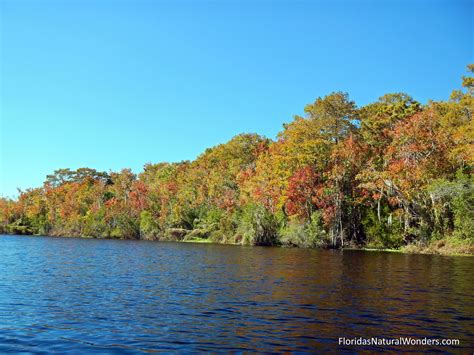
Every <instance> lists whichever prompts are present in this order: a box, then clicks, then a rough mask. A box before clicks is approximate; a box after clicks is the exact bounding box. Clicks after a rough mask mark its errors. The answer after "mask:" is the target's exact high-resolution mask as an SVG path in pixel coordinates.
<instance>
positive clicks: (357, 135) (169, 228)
mask: <svg viewBox="0 0 474 355" xmlns="http://www.w3.org/2000/svg"><path fill="white" fill-rule="evenodd" d="M468 72H469V74H468V75H467V76H464V77H463V78H462V86H461V87H460V88H459V90H455V91H453V93H452V94H451V96H450V98H449V99H448V100H446V101H429V102H428V103H426V104H421V103H420V102H418V101H416V100H415V99H414V98H412V97H410V96H409V95H407V94H405V93H392V94H386V95H384V96H382V97H380V98H379V99H378V101H376V102H374V103H371V104H368V105H366V106H363V107H358V106H357V105H356V103H355V102H353V101H351V99H350V98H349V96H348V94H346V93H344V92H333V93H331V94H329V95H327V96H325V97H319V98H317V99H316V100H315V101H314V102H313V103H310V104H308V105H307V106H306V107H305V108H304V112H305V114H304V116H295V117H294V119H293V121H292V122H290V123H288V124H285V125H284V126H283V129H282V131H281V132H280V133H279V134H278V136H277V138H276V139H275V140H272V139H268V138H265V137H263V136H260V135H258V134H240V135H237V136H235V137H234V138H232V139H231V140H230V141H229V142H227V143H224V144H220V145H217V146H215V147H212V148H208V149H206V151H205V152H203V153H202V154H201V155H200V156H199V157H197V158H196V159H195V160H194V161H182V162H176V163H157V164H151V163H150V164H146V165H145V166H144V168H143V171H142V172H140V173H139V174H134V173H133V172H132V171H131V170H130V169H123V170H121V171H119V172H112V171H110V172H101V171H96V170H95V169H91V168H80V169H77V170H70V169H59V170H56V171H54V172H53V173H52V174H51V175H48V176H47V177H46V179H45V181H44V184H43V186H41V187H38V188H30V189H27V190H24V191H20V190H19V194H18V197H17V198H15V199H9V198H1V199H0V232H1V233H7V234H35V235H51V236H82V237H94V238H121V239H145V240H176V241H178V240H179V241H210V242H215V243H229V244H244V245H260V246H272V245H280V246H296V247H307V248H313V247H330V248H362V247H364V248H380V249H382V248H386V249H400V248H410V247H411V246H412V247H414V248H415V247H416V248H446V247H451V248H454V249H456V248H457V249H456V250H458V251H460V252H463V253H473V250H474V209H473V206H474V178H473V163H474V148H473V144H474V124H473V119H472V113H473V109H474V98H473V94H474V78H473V77H472V73H473V72H474V64H473V65H469V66H468ZM420 80H421V78H420ZM170 148H172V147H170Z"/></svg>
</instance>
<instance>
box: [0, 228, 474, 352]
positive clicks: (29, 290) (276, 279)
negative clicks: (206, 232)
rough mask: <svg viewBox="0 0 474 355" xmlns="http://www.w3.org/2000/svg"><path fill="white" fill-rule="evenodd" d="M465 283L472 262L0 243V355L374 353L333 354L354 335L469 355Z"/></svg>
mask: <svg viewBox="0 0 474 355" xmlns="http://www.w3.org/2000/svg"><path fill="white" fill-rule="evenodd" d="M473 270H474V257H442V256H428V255H403V254H396V253H382V252H362V251H344V252H340V251H330V250H302V249H283V248H257V247H254V248H252V247H237V246H223V245H209V244H186V243H157V242H144V241H115V240H94V239H77V238H51V237H25V236H1V237H0V352H2V353H3V352H6V351H12V352H18V351H26V352H54V351H56V352H60V353H65V352H76V353H84V352H87V353H90V352H99V353H103V352H104V351H107V352H130V353H133V352H144V351H154V350H161V351H173V350H177V351H203V350H209V351H232V350H235V351H244V350H257V351H266V352H268V351H286V350H293V351H303V352H305V351H323V350H335V349H338V350H344V349H346V350H351V349H356V350H364V349H372V350H374V349H378V348H374V347H372V348H371V347H357V348H353V347H350V346H346V347H344V346H338V338H339V337H346V338H352V337H358V336H361V337H374V336H377V337H389V338H393V337H400V336H409V337H416V338H422V337H429V338H457V339H460V340H461V346H460V347H454V348H453V347H451V348H450V347H434V348H433V347H431V350H438V351H440V350H442V351H458V350H459V349H462V350H472V349H473V347H474V345H473V340H474V296H473V295H474V292H473V291H474V273H473ZM389 349H390V347H389ZM391 349H393V350H398V351H400V350H406V349H410V348H403V347H402V348H400V347H391ZM415 349H418V350H420V349H423V350H429V349H430V347H423V348H419V347H417V348H415Z"/></svg>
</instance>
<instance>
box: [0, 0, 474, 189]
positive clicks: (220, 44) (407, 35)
mask: <svg viewBox="0 0 474 355" xmlns="http://www.w3.org/2000/svg"><path fill="white" fill-rule="evenodd" d="M473 4H474V2H473V1H456V0H449V1H431V0H430V1H428V0H427V1H375V0H374V1H361V0H360V1H289V0H288V1H259V0H254V1H230V0H227V1H199V0H194V1H179V0H178V1H171V0H170V1H159V0H157V1H151V0H149V1H140V0H133V1H132V0H129V1H120V0H96V1H93V0H82V1H75V0H69V1H59V0H58V1H47V0H43V1H40V0H31V1H26V0H0V10H1V17H0V20H1V53H0V59H1V77H0V80H1V102H0V105H1V111H0V115H1V166H0V179H1V181H0V184H1V187H0V194H1V195H3V196H15V195H16V187H20V188H23V189H24V188H27V187H36V186H41V184H42V182H43V181H44V178H45V175H46V174H48V173H50V172H52V171H54V170H55V169H58V168H65V167H69V168H74V169H75V168H78V167H83V166H87V167H91V168H95V169H98V170H105V171H108V170H109V169H112V170H119V169H121V168H124V167H131V168H132V169H133V170H134V171H135V172H139V171H140V170H141V168H142V166H143V164H145V163H147V162H159V161H179V160H185V159H194V158H195V157H196V156H197V155H199V154H200V153H201V152H202V151H203V150H204V149H205V148H206V147H210V146H213V145H215V144H218V143H223V142H225V141H227V140H228V139H230V138H231V137H232V136H234V135H235V134H238V133H242V132H256V133H260V134H264V135H266V136H268V137H272V138H273V137H275V135H276V133H277V132H278V131H279V130H281V126H282V123H284V122H289V121H291V120H292V117H293V115H294V114H300V113H302V111H303V107H304V105H305V104H307V103H309V102H312V101H313V100H314V99H315V98H316V97H318V96H322V95H325V94H328V93H330V92H331V91H335V90H343V91H347V92H349V94H350V97H351V98H352V99H354V100H355V101H356V102H357V103H358V105H364V104H366V103H368V102H371V101H374V100H376V99H377V98H378V97H379V96H381V95H382V94H384V93H388V92H399V91H404V92H407V93H409V94H410V95H412V96H414V97H415V98H416V99H418V100H419V101H422V102H426V101H427V100H428V99H430V98H431V99H436V100H440V99H447V98H448V97H449V94H450V92H451V90H452V89H455V88H458V87H459V85H460V77H461V75H463V74H464V69H465V66H466V65H467V64H468V63H469V62H473V16H474V14H473Z"/></svg>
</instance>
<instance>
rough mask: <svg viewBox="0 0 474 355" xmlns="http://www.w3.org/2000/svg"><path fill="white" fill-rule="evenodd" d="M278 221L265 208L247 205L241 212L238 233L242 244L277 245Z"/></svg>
mask: <svg viewBox="0 0 474 355" xmlns="http://www.w3.org/2000/svg"><path fill="white" fill-rule="evenodd" d="M278 227H279V225H278V221H277V219H276V217H275V216H274V215H273V214H272V213H270V212H269V211H268V210H267V209H265V207H263V206H260V205H253V204H252V205H247V206H245V208H244V209H243V211H242V216H241V218H240V223H239V226H238V233H239V234H240V235H241V236H242V244H249V245H262V246H263V245H265V246H271V245H277V244H278Z"/></svg>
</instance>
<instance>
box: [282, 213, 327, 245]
mask: <svg viewBox="0 0 474 355" xmlns="http://www.w3.org/2000/svg"><path fill="white" fill-rule="evenodd" d="M280 241H281V243H282V244H284V245H288V246H297V247H300V248H316V247H325V246H328V245H329V244H330V240H329V237H328V234H327V233H326V231H325V230H324V228H323V223H322V218H321V213H320V212H319V211H317V212H314V213H313V214H312V215H311V221H310V222H309V223H301V222H299V221H298V220H295V219H291V220H290V221H289V222H288V223H287V224H286V225H285V226H284V227H282V228H281V230H280Z"/></svg>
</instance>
